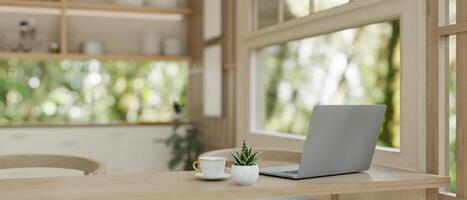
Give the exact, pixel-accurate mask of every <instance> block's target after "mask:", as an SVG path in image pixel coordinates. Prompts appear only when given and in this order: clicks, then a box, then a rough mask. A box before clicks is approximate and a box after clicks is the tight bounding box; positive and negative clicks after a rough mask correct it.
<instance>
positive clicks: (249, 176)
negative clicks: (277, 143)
mask: <svg viewBox="0 0 467 200" xmlns="http://www.w3.org/2000/svg"><path fill="white" fill-rule="evenodd" d="M230 173H231V174H232V178H233V179H234V181H235V182H236V183H237V184H239V185H252V184H253V183H256V181H257V180H258V177H259V168H258V165H252V166H237V165H232V168H231V169H230Z"/></svg>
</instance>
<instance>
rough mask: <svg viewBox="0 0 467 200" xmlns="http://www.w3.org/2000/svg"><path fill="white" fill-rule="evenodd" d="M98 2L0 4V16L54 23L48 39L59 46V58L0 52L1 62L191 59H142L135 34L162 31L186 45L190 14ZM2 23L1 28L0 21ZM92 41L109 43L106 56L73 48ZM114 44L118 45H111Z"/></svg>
mask: <svg viewBox="0 0 467 200" xmlns="http://www.w3.org/2000/svg"><path fill="white" fill-rule="evenodd" d="M96 2H97V3H94V2H92V3H91V2H85V1H79V0H1V1H0V14H8V15H18V16H21V17H23V16H41V17H42V16H47V17H49V18H51V17H52V18H54V20H53V21H54V22H51V23H56V24H55V25H54V26H56V27H57V30H56V33H51V34H49V35H52V36H51V37H52V38H55V39H56V42H58V43H59V44H60V52H59V53H47V52H32V53H14V52H5V51H3V52H0V58H33V59H78V60H89V59H98V60H125V61H126V60H128V61H189V60H190V57H189V56H186V55H183V56H168V55H143V54H141V53H140V52H139V48H138V44H139V43H140V40H139V38H140V35H138V34H139V32H141V29H144V28H145V27H148V26H153V27H158V26H160V27H161V28H160V29H161V31H165V32H164V33H163V34H162V35H164V34H165V35H166V36H167V37H172V36H173V35H176V36H178V37H180V38H182V39H184V40H185V41H186V32H187V31H186V28H187V27H186V24H185V20H184V19H185V18H186V17H187V16H189V15H190V14H191V10H190V9H189V8H186V7H155V6H131V5H120V4H112V3H108V2H102V1H100V2H99V1H96ZM90 19H91V20H90ZM0 23H2V21H1V20H0ZM135 24H136V25H135ZM0 26H1V24H0ZM136 29H138V30H136ZM138 31H139V32H138ZM121 33H124V34H122V35H123V36H120V37H116V36H115V35H118V34H121ZM0 34H1V33H0ZM177 34H178V35H177ZM94 38H97V39H102V40H107V43H108V44H109V46H110V49H109V51H108V53H105V54H103V55H86V54H80V53H79V52H78V51H77V45H78V44H79V43H80V42H82V41H84V40H92V39H94ZM81 40H82V41H81ZM118 42H120V43H121V44H120V45H115V43H118ZM185 43H186V42H185ZM106 49H107V47H106Z"/></svg>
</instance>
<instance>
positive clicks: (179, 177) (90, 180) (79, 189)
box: [0, 166, 449, 200]
mask: <svg viewBox="0 0 467 200" xmlns="http://www.w3.org/2000/svg"><path fill="white" fill-rule="evenodd" d="M193 174H194V172H158V173H145V174H129V175H102V176H83V177H54V178H31V179H9V180H0V199H8V200H38V199H41V200H58V199H60V200H62V199H66V200H74V199H80V200H104V199H105V200H107V199H112V200H143V199H144V200H148V199H194V200H196V199H203V200H205V199H245V198H257V197H270V196H292V195H293V196H295V195H322V194H343V193H358V192H371V191H389V190H391V191H392V190H410V189H422V188H437V187H446V186H448V184H449V178H447V177H442V176H437V175H430V174H424V173H416V172H409V171H405V170H400V169H394V168H388V167H382V166H373V167H372V168H371V169H370V170H369V171H365V172H361V173H355V174H346V175H338V176H330V177H323V178H311V179H303V180H298V181H296V180H287V179H281V178H275V177H269V176H260V178H259V180H258V182H257V183H256V184H254V185H252V186H239V185H236V184H234V182H233V180H232V179H229V180H226V181H201V180H198V179H196V178H195V176H194V175H193Z"/></svg>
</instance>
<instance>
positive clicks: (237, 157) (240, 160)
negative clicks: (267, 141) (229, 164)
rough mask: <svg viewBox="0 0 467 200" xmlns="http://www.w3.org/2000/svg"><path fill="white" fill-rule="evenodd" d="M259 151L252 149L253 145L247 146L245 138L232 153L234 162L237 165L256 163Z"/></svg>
mask: <svg viewBox="0 0 467 200" xmlns="http://www.w3.org/2000/svg"><path fill="white" fill-rule="evenodd" d="M259 156H260V153H259V152H256V151H253V146H250V148H248V146H247V144H246V142H245V140H244V141H243V143H242V147H241V148H240V150H239V151H236V152H235V153H233V154H232V157H233V160H234V164H235V165H237V166H253V165H256V164H258V161H259Z"/></svg>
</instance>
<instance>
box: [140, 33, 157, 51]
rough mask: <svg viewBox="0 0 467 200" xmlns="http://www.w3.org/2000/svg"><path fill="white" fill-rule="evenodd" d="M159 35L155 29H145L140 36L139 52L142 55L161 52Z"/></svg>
mask: <svg viewBox="0 0 467 200" xmlns="http://www.w3.org/2000/svg"><path fill="white" fill-rule="evenodd" d="M161 49H162V48H161V37H160V35H159V33H158V32H157V30H156V29H146V30H145V31H144V33H143V35H142V36H141V53H143V54H144V55H159V54H161Z"/></svg>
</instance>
